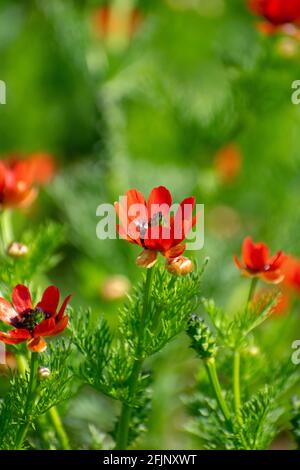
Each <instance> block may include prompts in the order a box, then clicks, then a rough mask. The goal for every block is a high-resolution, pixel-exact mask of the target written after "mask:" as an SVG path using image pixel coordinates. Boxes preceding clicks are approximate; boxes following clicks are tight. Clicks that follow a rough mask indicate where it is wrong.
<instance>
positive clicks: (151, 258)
mask: <svg viewBox="0 0 300 470" xmlns="http://www.w3.org/2000/svg"><path fill="white" fill-rule="evenodd" d="M156 261H157V253H156V251H151V250H144V251H142V253H141V254H140V255H139V256H138V257H137V259H136V264H137V265H138V266H139V267H140V268H152V266H154V265H155V263H156Z"/></svg>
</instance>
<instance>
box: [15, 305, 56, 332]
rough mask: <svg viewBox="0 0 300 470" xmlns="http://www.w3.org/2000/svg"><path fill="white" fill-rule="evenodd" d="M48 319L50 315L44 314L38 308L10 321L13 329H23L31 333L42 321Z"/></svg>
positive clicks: (26, 311) (28, 310)
mask: <svg viewBox="0 0 300 470" xmlns="http://www.w3.org/2000/svg"><path fill="white" fill-rule="evenodd" d="M49 317H50V314H48V313H46V312H44V310H43V309H41V308H40V307H37V308H34V309H29V308H28V309H27V310H24V312H22V313H21V315H18V316H16V317H14V318H12V320H11V324H12V325H13V326H14V327H15V328H25V329H26V330H29V331H32V330H34V328H35V327H36V325H38V324H39V323H41V322H42V321H43V320H46V319H47V318H49Z"/></svg>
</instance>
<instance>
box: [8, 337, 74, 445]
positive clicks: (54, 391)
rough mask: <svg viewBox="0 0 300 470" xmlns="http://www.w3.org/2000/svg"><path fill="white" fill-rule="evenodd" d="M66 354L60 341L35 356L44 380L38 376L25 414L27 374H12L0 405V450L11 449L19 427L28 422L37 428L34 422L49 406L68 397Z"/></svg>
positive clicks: (70, 385)
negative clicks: (44, 376) (43, 370)
mask: <svg viewBox="0 0 300 470" xmlns="http://www.w3.org/2000/svg"><path fill="white" fill-rule="evenodd" d="M69 355H70V345H69V344H68V345H67V344H66V343H64V342H56V343H55V345H54V344H51V345H50V346H49V347H48V350H47V352H45V353H43V354H41V355H40V356H39V361H40V365H41V366H43V367H47V368H48V369H49V371H50V375H49V376H48V377H47V378H43V377H42V376H38V385H37V392H36V395H35V399H34V401H33V402H32V404H31V406H30V408H29V409H28V411H27V412H25V408H26V407H25V402H26V397H27V396H28V390H29V387H30V371H29V370H26V372H25V374H24V375H21V374H16V373H12V376H11V380H10V390H9V393H8V394H7V396H6V397H5V398H4V399H3V400H2V402H1V404H0V422H1V428H0V449H2V450H3V449H7V450H11V449H15V446H16V442H17V439H16V438H17V433H18V431H19V429H20V427H21V426H22V425H24V424H26V423H29V424H30V426H32V428H33V429H34V428H36V427H37V426H38V420H39V419H40V418H41V416H42V415H44V414H45V413H47V411H49V410H50V409H51V408H52V407H54V406H56V405H58V404H59V403H61V402H63V401H65V400H67V399H68V398H70V396H71V394H72V387H73V386H72V380H71V379H72V373H71V371H70V369H69V368H67V367H66V366H65V364H66V360H67V358H68V357H69Z"/></svg>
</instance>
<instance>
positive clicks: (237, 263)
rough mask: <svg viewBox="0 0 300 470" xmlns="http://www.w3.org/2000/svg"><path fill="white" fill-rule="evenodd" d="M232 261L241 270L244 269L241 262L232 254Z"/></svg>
mask: <svg viewBox="0 0 300 470" xmlns="http://www.w3.org/2000/svg"><path fill="white" fill-rule="evenodd" d="M233 261H234V263H235V265H236V267H237V268H239V269H242V270H243V269H245V266H244V265H243V264H242V263H241V261H240V260H239V259H238V257H237V256H236V255H234V256H233Z"/></svg>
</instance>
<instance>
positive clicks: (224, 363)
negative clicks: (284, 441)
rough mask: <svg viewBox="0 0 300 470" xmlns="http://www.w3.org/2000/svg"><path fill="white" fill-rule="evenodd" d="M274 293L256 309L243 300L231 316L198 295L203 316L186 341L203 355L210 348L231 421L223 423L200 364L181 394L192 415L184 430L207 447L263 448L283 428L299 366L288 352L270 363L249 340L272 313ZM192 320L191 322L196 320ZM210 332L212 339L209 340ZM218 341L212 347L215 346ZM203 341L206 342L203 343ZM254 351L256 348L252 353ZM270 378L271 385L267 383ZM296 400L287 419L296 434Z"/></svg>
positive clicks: (192, 326)
mask: <svg viewBox="0 0 300 470" xmlns="http://www.w3.org/2000/svg"><path fill="white" fill-rule="evenodd" d="M273 303H274V299H269V302H268V303H267V304H266V302H263V305H264V306H263V307H262V306H260V307H259V308H257V306H256V310H255V308H253V307H250V306H246V307H245V309H244V310H243V311H241V312H240V313H238V314H236V315H235V316H234V318H230V315H228V314H226V313H225V312H224V311H223V310H221V309H218V308H217V307H216V306H215V304H214V302H213V301H211V300H210V301H207V300H204V301H203V305H204V307H205V310H206V315H204V316H205V319H195V321H194V324H192V325H191V326H190V327H189V330H188V333H189V335H190V336H191V341H192V342H191V347H192V348H193V349H194V350H195V351H196V353H197V355H198V357H199V358H201V359H203V360H204V361H205V360H207V359H208V358H210V357H211V354H210V355H209V356H208V355H207V351H211V349H213V352H214V355H213V357H216V363H217V364H218V371H221V373H220V378H221V383H222V386H223V392H224V398H225V399H226V402H227V404H228V405H229V409H230V413H231V422H230V423H229V425H228V423H226V422H225V420H224V417H223V415H222V413H221V412H220V409H219V407H218V402H217V400H216V397H215V395H214V392H213V390H212V389H211V387H210V383H209V382H208V379H207V377H206V375H205V374H204V371H203V368H201V369H200V372H199V374H198V377H197V381H196V389H195V390H194V391H193V392H192V393H191V395H190V396H188V397H186V398H185V402H186V406H187V409H188V410H189V414H190V415H191V420H190V422H189V424H188V426H187V430H188V432H189V433H191V434H192V435H194V436H196V438H197V439H198V440H199V441H200V443H201V444H200V445H202V446H203V447H204V448H208V449H226V450H233V449H235V450H236V449H248V450H255V449H256V450H261V449H267V448H269V446H270V445H271V444H272V442H273V440H274V439H275V438H276V437H277V436H278V435H279V434H280V431H281V430H282V429H286V427H287V423H288V421H289V408H290V406H289V400H290V398H289V397H290V395H291V393H292V391H293V389H294V387H295V386H296V385H297V384H299V382H300V371H299V368H297V367H296V366H294V365H293V364H292V362H291V358H290V357H289V356H288V357H286V360H283V361H281V362H280V363H279V364H277V363H276V364H272V363H271V364H270V362H269V359H268V358H267V357H266V355H264V354H263V352H262V351H260V352H259V349H258V347H257V346H255V343H254V335H253V332H254V330H255V329H256V328H257V327H258V326H260V325H261V324H262V323H263V322H264V320H266V319H267V318H268V317H269V316H271V314H272V307H273ZM195 325H196V326H195ZM212 338H213V340H212ZM216 345H217V347H218V353H216V350H215V346H216ZM204 346H205V347H204ZM236 349H239V351H240V354H241V363H242V372H241V374H242V375H241V396H242V406H241V409H240V416H237V414H236V411H235V409H234V398H233V393H232V392H231V390H232V388H233V378H232V374H233V358H234V352H235V351H236ZM257 352H259V354H257ZM270 384H271V385H270ZM297 419H298V420H299V411H298V414H297V408H296V403H295V404H294V414H293V420H292V424H293V426H294V435H295V438H296V440H297V424H299V422H298V421H297Z"/></svg>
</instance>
